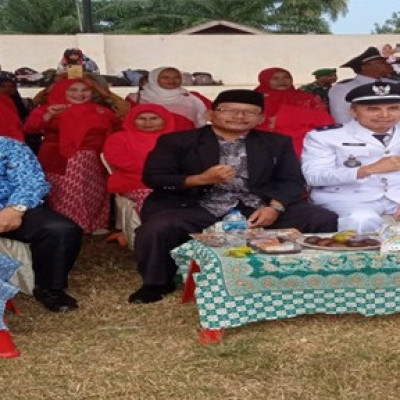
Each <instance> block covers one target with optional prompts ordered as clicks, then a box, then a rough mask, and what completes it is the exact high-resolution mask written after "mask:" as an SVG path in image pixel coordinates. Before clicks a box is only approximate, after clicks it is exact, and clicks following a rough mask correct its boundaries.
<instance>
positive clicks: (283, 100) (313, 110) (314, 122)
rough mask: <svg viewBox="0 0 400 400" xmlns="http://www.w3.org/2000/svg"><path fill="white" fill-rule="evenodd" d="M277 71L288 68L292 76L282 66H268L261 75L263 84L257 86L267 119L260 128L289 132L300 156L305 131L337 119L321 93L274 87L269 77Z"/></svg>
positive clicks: (260, 78)
mask: <svg viewBox="0 0 400 400" xmlns="http://www.w3.org/2000/svg"><path fill="white" fill-rule="evenodd" d="M277 72H286V73H287V74H289V76H290V77H292V75H291V74H290V72H289V71H287V70H285V69H283V68H267V69H264V70H263V71H261V72H260V73H259V75H258V81H259V83H260V84H259V86H257V87H256V88H255V89H254V90H255V91H256V92H260V93H263V94H264V114H265V121H264V122H263V123H262V124H260V125H258V126H257V129H260V130H265V131H270V132H271V131H272V132H279V133H283V134H285V135H287V136H290V137H291V138H292V140H293V146H294V149H295V152H296V154H297V156H298V157H300V155H301V151H302V148H303V140H304V137H305V135H306V133H307V132H309V131H311V130H313V129H314V128H316V127H319V126H323V125H330V124H334V123H335V121H334V119H333V118H332V117H331V116H330V115H329V113H328V111H327V108H326V105H325V103H324V102H323V101H322V100H321V98H320V97H319V96H317V95H315V94H312V93H308V92H304V91H302V90H297V89H295V88H294V87H293V86H292V87H290V88H289V89H287V90H275V89H272V88H271V86H270V80H271V78H272V77H273V75H275V74H276V73H277Z"/></svg>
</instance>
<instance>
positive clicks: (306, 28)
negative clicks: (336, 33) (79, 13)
mask: <svg viewBox="0 0 400 400" xmlns="http://www.w3.org/2000/svg"><path fill="white" fill-rule="evenodd" d="M347 2H348V0H281V1H274V0H246V1H243V0H168V1H167V0H100V1H98V2H97V6H96V11H95V19H97V20H102V21H103V23H104V25H103V26H107V27H108V29H110V30H113V31H117V32H141V33H171V32H175V31H179V30H181V29H185V28H189V27H191V26H194V25H198V24H201V23H204V22H207V21H212V20H218V19H224V20H229V21H232V22H237V23H241V24H245V25H250V26H253V27H256V28H259V29H265V30H267V31H272V32H279V33H310V32H313V33H329V32H330V30H329V24H328V20H327V19H329V20H336V19H337V17H338V16H339V15H345V14H346V12H347Z"/></svg>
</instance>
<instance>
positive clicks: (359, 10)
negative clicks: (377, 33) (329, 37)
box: [331, 0, 400, 35]
mask: <svg viewBox="0 0 400 400" xmlns="http://www.w3.org/2000/svg"><path fill="white" fill-rule="evenodd" d="M348 10H349V12H348V13H347V15H346V16H345V17H339V18H338V20H337V21H336V22H334V23H331V30H332V33H334V34H349V35H352V34H369V33H371V31H373V30H374V28H375V23H378V24H379V25H382V24H383V23H384V22H385V21H386V20H387V19H389V18H391V17H392V14H393V12H398V11H400V0H349V1H348Z"/></svg>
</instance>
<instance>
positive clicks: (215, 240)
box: [190, 233, 226, 247]
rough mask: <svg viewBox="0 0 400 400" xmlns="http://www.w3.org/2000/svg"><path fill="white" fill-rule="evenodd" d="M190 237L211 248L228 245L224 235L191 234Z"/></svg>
mask: <svg viewBox="0 0 400 400" xmlns="http://www.w3.org/2000/svg"><path fill="white" fill-rule="evenodd" d="M190 236H191V237H192V238H193V239H194V240H197V241H198V242H200V243H202V244H204V245H206V246H210V247H222V246H225V244H226V239H225V234H224V233H191V234H190Z"/></svg>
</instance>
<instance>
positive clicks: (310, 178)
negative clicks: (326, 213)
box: [302, 81, 400, 233]
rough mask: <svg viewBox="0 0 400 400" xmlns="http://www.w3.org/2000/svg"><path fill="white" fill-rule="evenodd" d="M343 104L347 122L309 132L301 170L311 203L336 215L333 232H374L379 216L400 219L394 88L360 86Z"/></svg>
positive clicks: (399, 116)
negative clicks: (346, 107)
mask: <svg viewBox="0 0 400 400" xmlns="http://www.w3.org/2000/svg"><path fill="white" fill-rule="evenodd" d="M346 100H347V101H348V102H350V103H351V108H350V113H351V115H352V116H353V119H352V121H350V122H348V123H346V124H344V125H343V126H342V125H334V126H332V127H328V128H327V129H321V130H313V131H311V132H309V133H308V134H307V136H306V138H305V141H304V149H303V154H302V170H303V174H304V176H305V178H306V181H307V184H308V185H309V186H310V189H311V194H310V197H311V201H312V202H313V203H315V204H318V205H320V206H323V207H325V208H327V209H329V210H331V211H334V212H336V213H337V214H338V215H339V219H338V229H339V231H341V230H347V229H355V230H357V232H360V233H362V232H375V231H377V230H378V229H379V228H380V227H381V225H382V223H383V220H382V216H383V215H386V214H387V215H391V216H393V217H394V218H395V219H396V220H400V124H399V121H400V85H398V84H393V83H387V82H380V81H378V82H375V83H371V84H367V85H362V86H359V87H357V88H355V89H353V90H351V91H350V92H349V93H348V95H347V96H346Z"/></svg>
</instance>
